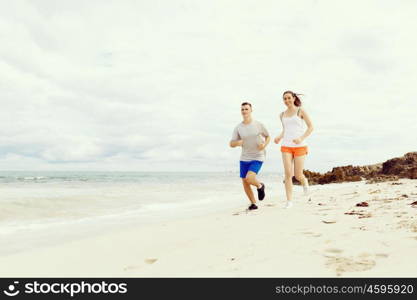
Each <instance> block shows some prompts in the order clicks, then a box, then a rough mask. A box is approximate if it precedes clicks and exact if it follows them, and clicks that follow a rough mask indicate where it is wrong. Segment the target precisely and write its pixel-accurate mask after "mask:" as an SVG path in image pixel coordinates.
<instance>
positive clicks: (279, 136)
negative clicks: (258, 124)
mask: <svg viewBox="0 0 417 300" xmlns="http://www.w3.org/2000/svg"><path fill="white" fill-rule="evenodd" d="M283 114H284V113H281V114H280V115H279V119H280V120H281V124H282V116H283ZM283 137H284V124H282V131H281V133H280V135H278V136H277V137H276V138H275V139H274V143H275V144H278V143H279V141H280V140H281V139H282V138H283Z"/></svg>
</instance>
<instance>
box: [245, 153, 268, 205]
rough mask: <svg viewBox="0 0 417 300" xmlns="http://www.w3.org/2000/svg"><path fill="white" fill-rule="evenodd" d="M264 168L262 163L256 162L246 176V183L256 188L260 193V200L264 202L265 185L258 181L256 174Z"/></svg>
mask: <svg viewBox="0 0 417 300" xmlns="http://www.w3.org/2000/svg"><path fill="white" fill-rule="evenodd" d="M261 167H262V162H261V161H257V160H254V161H252V162H251V164H250V166H249V171H248V173H247V174H246V182H248V183H249V184H251V185H254V186H256V189H257V192H258V200H263V199H264V198H265V185H264V184H263V183H261V182H259V181H258V179H257V178H256V174H257V173H258V172H259V170H260V169H261Z"/></svg>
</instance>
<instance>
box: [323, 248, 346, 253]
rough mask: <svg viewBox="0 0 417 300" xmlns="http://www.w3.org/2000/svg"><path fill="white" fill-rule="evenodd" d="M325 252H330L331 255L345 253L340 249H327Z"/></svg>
mask: <svg viewBox="0 0 417 300" xmlns="http://www.w3.org/2000/svg"><path fill="white" fill-rule="evenodd" d="M324 251H326V252H330V253H342V252H343V250H340V249H337V248H329V249H326V250H324Z"/></svg>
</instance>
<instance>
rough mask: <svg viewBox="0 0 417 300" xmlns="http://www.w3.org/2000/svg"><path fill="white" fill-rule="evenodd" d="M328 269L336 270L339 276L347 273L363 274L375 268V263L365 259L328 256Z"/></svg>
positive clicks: (360, 257) (362, 257)
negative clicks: (362, 272)
mask: <svg viewBox="0 0 417 300" xmlns="http://www.w3.org/2000/svg"><path fill="white" fill-rule="evenodd" d="M326 258H327V261H326V267H328V268H330V269H332V270H334V271H335V272H336V275H337V276H340V275H342V274H343V273H345V272H361V271H366V270H370V269H372V268H373V267H375V261H374V260H372V259H369V258H367V256H366V257H364V256H363V255H361V256H358V257H343V256H327V255H326Z"/></svg>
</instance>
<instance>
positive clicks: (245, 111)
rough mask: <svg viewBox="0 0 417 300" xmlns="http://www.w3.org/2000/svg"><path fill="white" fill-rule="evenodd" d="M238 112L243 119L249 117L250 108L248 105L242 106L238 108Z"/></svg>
mask: <svg viewBox="0 0 417 300" xmlns="http://www.w3.org/2000/svg"><path fill="white" fill-rule="evenodd" d="M240 111H241V113H242V116H243V117H247V116H250V114H251V112H252V108H251V107H250V105H242V106H241V107H240Z"/></svg>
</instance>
